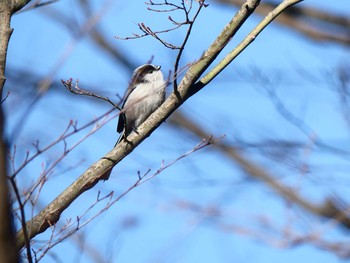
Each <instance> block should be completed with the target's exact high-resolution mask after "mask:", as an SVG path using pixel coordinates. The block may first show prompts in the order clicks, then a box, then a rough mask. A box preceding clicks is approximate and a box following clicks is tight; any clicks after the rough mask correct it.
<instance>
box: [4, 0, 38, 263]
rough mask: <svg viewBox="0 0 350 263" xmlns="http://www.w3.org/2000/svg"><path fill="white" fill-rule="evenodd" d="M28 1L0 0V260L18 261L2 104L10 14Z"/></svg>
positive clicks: (10, 31) (29, 258) (29, 257)
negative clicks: (10, 198)
mask: <svg viewBox="0 0 350 263" xmlns="http://www.w3.org/2000/svg"><path fill="white" fill-rule="evenodd" d="M28 1H29V0H28ZM28 1H21V2H23V3H19V2H20V1H4V0H1V1H0V220H1V224H0V262H18V254H17V251H16V249H15V247H16V246H15V244H16V240H15V232H14V226H13V219H12V211H11V210H12V209H11V205H10V200H9V189H8V182H7V143H6V140H5V138H4V130H5V116H4V113H3V107H2V106H3V105H2V104H3V90H4V85H5V81H6V78H5V67H6V57H7V49H8V44H9V41H10V37H11V33H12V29H11V27H10V22H11V15H12V14H13V13H14V12H15V11H17V10H19V9H20V8H22V7H23V6H24V5H25V4H26V3H27V2H28ZM27 251H29V253H30V250H29V246H27ZM28 260H29V262H31V256H30V254H29V255H28Z"/></svg>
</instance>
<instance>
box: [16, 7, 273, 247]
mask: <svg viewBox="0 0 350 263" xmlns="http://www.w3.org/2000/svg"><path fill="white" fill-rule="evenodd" d="M259 2H260V1H259V0H247V2H245V3H244V4H243V5H242V7H241V9H240V10H239V12H238V13H237V14H236V15H235V16H234V18H233V19H232V20H231V21H230V22H229V24H228V25H227V26H226V27H225V28H224V30H223V32H222V33H221V34H220V35H219V36H218V38H217V39H216V40H215V41H214V43H213V44H212V45H211V46H210V47H209V48H208V50H207V51H206V52H205V53H204V54H203V56H202V57H201V58H200V59H199V60H198V61H197V62H196V63H194V64H193V65H192V66H191V67H190V68H189V70H188V72H187V73H186V75H185V76H184V78H183V80H182V81H181V83H180V84H179V87H178V95H176V94H174V93H172V94H171V95H170V96H169V97H168V98H167V100H166V101H165V102H164V103H163V105H162V106H161V107H160V108H159V109H158V110H157V111H155V112H154V113H153V114H152V115H151V116H150V117H149V118H148V119H147V120H146V121H145V122H144V123H143V124H142V125H140V126H139V127H138V134H136V133H134V132H133V133H131V134H130V135H129V136H128V138H127V140H124V141H122V142H120V143H119V144H118V145H117V146H116V147H115V148H114V149H112V150H111V151H110V152H109V153H107V154H106V155H105V156H104V157H102V158H101V159H100V160H99V161H97V162H96V163H94V164H93V165H91V166H90V167H89V168H88V169H87V170H86V171H85V172H84V173H83V174H82V175H81V176H80V177H79V178H78V179H77V180H76V181H75V182H73V183H72V184H71V185H70V186H69V187H68V188H67V189H66V190H65V191H64V192H62V193H61V194H60V195H59V196H58V197H57V198H56V199H54V200H53V201H52V202H51V203H50V204H49V205H48V206H47V207H45V208H44V209H43V210H42V211H41V212H40V213H39V214H38V215H36V216H35V217H34V218H33V219H32V220H31V221H28V222H27V228H28V229H29V231H28V232H29V237H30V238H33V237H34V236H36V235H37V234H39V233H42V232H44V231H45V230H46V229H47V228H48V227H49V226H50V225H53V224H55V223H56V222H57V221H58V220H59V217H60V215H61V213H62V212H63V211H64V210H65V209H66V208H67V207H68V206H69V205H70V204H71V203H72V202H73V201H74V200H75V199H77V198H78V197H79V196H80V195H81V194H82V193H83V192H85V191H87V190H89V189H91V188H92V187H93V186H94V185H96V184H97V183H98V181H100V180H104V179H105V175H106V173H110V171H111V170H112V168H113V167H114V166H115V165H116V164H118V163H119V162H120V161H121V160H122V159H123V158H124V157H125V156H126V155H128V154H129V153H131V152H132V151H133V150H134V149H135V148H136V147H137V146H138V145H139V144H140V143H141V142H142V141H143V140H145V139H146V138H147V137H148V136H150V134H151V133H152V132H153V131H154V130H155V129H156V128H157V127H158V126H160V125H161V124H162V123H163V122H164V121H165V120H166V119H167V118H168V117H169V116H170V115H171V114H172V113H173V112H174V111H175V110H176V109H177V108H178V107H180V106H181V105H182V103H184V102H185V101H186V100H187V99H188V98H189V97H191V96H193V95H194V94H195V93H196V92H198V91H199V90H201V89H202V88H203V87H204V86H205V84H204V83H195V82H196V81H197V80H198V78H199V77H200V76H201V75H202V74H203V72H204V71H205V69H206V68H208V67H209V65H210V64H211V63H212V62H213V61H214V59H215V58H216V57H217V56H218V54H219V53H220V52H221V51H222V49H223V48H224V47H225V46H226V45H227V43H228V42H229V41H230V39H231V38H232V37H233V36H234V34H235V33H236V32H237V31H238V29H239V28H240V26H241V25H242V24H243V22H244V21H245V20H246V19H247V18H248V17H249V16H250V15H251V14H252V13H253V11H254V9H255V8H256V7H257V5H258V4H259ZM273 18H274V17H270V18H269V19H271V20H272V19H273ZM17 236H18V243H17V247H18V248H19V249H20V248H22V247H23V246H24V238H23V231H22V230H20V231H19V232H18V235H17Z"/></svg>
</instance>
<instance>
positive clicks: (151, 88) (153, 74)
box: [115, 64, 166, 146]
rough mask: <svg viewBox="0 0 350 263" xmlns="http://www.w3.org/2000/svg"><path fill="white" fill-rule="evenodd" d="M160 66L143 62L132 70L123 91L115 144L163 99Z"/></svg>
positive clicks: (163, 91)
mask: <svg viewBox="0 0 350 263" xmlns="http://www.w3.org/2000/svg"><path fill="white" fill-rule="evenodd" d="M160 68H161V67H160V66H155V65H153V64H145V65H142V66H140V67H138V68H136V69H135V70H134V73H133V75H132V79H131V83H130V85H129V87H128V89H127V91H126V93H125V96H124V102H123V105H122V113H121V114H120V115H119V120H118V126H117V132H118V133H121V135H120V137H119V139H118V141H117V143H116V144H115V146H116V145H117V144H118V143H119V142H120V141H121V140H122V139H124V138H126V137H127V136H128V135H129V134H130V133H131V132H132V131H135V132H137V127H139V126H140V125H141V124H142V123H143V122H144V121H145V120H146V119H147V118H148V117H149V116H150V115H151V114H152V113H153V112H154V111H155V110H156V109H157V108H158V107H159V106H160V105H161V104H162V103H163V102H164V100H165V88H166V82H165V81H164V77H163V73H162V71H161V70H160Z"/></svg>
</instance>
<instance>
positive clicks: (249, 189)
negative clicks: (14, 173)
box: [5, 0, 350, 263]
mask: <svg viewBox="0 0 350 263" xmlns="http://www.w3.org/2000/svg"><path fill="white" fill-rule="evenodd" d="M346 2H347V1H345V0H341V1H340V2H339V3H337V4H334V3H333V2H329V1H320V0H318V1H316V0H314V1H311V0H309V1H305V2H303V3H302V5H309V6H314V7H315V6H317V7H318V8H320V9H324V10H327V11H331V12H334V13H335V14H343V15H347V14H348V12H349V9H346V8H344V6H346ZM91 3H92V6H93V12H94V13H95V12H96V13H99V12H102V14H103V16H102V19H101V20H100V22H99V23H98V27H99V28H101V30H102V31H103V32H104V34H105V36H106V38H107V39H108V40H109V41H110V42H111V43H113V45H116V46H117V47H118V48H119V49H120V50H122V51H123V52H124V53H125V54H127V57H128V58H129V59H130V61H131V62H132V63H133V64H134V65H135V66H138V65H141V64H144V63H146V62H147V61H148V60H150V58H151V57H154V60H153V63H154V64H157V65H162V70H163V72H164V73H167V72H169V70H171V69H172V67H173V63H174V60H175V57H176V55H177V53H176V51H173V50H169V49H166V48H165V47H164V46H163V45H161V44H160V43H159V42H157V41H156V40H154V39H152V38H149V37H148V38H142V39H137V40H129V41H122V40H117V39H115V36H120V37H124V36H130V35H132V33H139V31H138V27H137V23H138V22H144V23H145V24H146V25H149V26H150V27H151V28H154V29H163V28H167V27H168V26H170V24H169V22H168V20H167V16H168V14H162V13H153V12H150V11H147V6H146V5H145V4H144V2H143V1H102V0H96V1H91ZM194 6H196V3H194ZM54 10H59V11H60V12H62V14H65V15H66V17H68V18H70V20H67V19H64V18H62V19H64V21H65V22H66V23H69V24H70V25H71V26H72V27H76V26H77V25H82V24H83V23H84V21H85V18H84V15H83V14H82V13H81V10H80V7H79V5H78V3H77V1H73V0H71V1H69V0H66V1H58V2H57V3H54V4H52V5H48V6H46V7H42V8H38V9H34V10H29V11H27V12H23V13H20V14H17V15H15V16H14V17H13V19H12V27H13V28H14V33H13V35H12V37H11V42H10V46H9V51H8V60H7V70H8V72H12V71H14V70H15V69H17V70H18V69H20V70H24V71H28V72H31V73H33V74H35V75H36V76H37V77H38V79H45V78H48V76H51V78H52V80H53V85H52V86H51V88H50V90H49V92H47V93H46V94H45V96H44V97H43V98H41V99H40V100H39V101H38V102H37V103H36V104H35V106H34V107H30V108H28V107H29V105H30V103H31V102H32V100H33V97H34V96H33V94H35V93H34V92H33V90H32V89H33V86H31V85H26V81H27V78H28V76H26V75H24V74H23V78H22V80H23V82H22V84H21V85H19V84H18V83H17V82H14V81H13V80H11V78H9V80H8V82H7V83H6V88H7V89H8V90H10V91H11V93H10V95H9V97H8V100H7V103H6V105H5V107H6V108H5V110H6V113H7V116H8V117H7V134H8V137H9V138H12V136H14V134H16V137H15V138H14V139H13V140H12V145H16V146H17V148H18V149H19V150H18V151H17V153H16V158H15V161H14V163H15V165H16V166H19V165H20V164H21V163H22V162H23V160H24V158H25V154H26V151H27V150H28V151H30V153H33V152H35V149H34V147H33V146H32V144H33V143H35V142H36V141H37V140H39V142H40V145H46V144H49V143H50V142H52V141H53V140H54V139H55V138H57V137H58V136H60V134H62V132H63V131H64V130H65V128H66V127H67V125H68V123H69V121H70V120H73V121H77V122H78V125H83V124H85V123H87V122H89V121H91V120H93V119H94V118H97V117H99V116H101V115H103V114H104V113H105V112H107V111H108V110H109V109H110V105H108V104H107V103H101V102H96V101H94V100H93V99H90V98H82V97H79V96H76V95H73V94H71V93H69V92H68V91H65V90H64V87H63V86H62V85H60V83H59V80H60V79H65V80H66V79H69V78H73V79H74V80H76V79H79V81H80V82H79V84H80V85H81V87H87V88H88V89H91V90H93V91H95V92H96V93H98V94H101V95H104V96H109V97H110V98H111V99H112V100H113V101H118V97H117V96H116V94H119V95H123V93H124V91H125V89H126V87H127V85H128V82H129V80H130V76H131V72H130V69H126V68H125V67H123V66H122V65H119V64H117V63H115V60H114V59H112V58H111V57H110V56H109V55H106V53H103V52H101V51H100V50H99V49H97V48H96V46H95V45H94V44H92V42H91V41H90V39H89V38H88V37H78V38H75V37H74V36H72V34H70V33H68V32H67V29H66V28H65V27H64V26H62V24H60V23H58V22H57V21H54V20H53V19H51V16H52V14H53V12H54ZM235 12H236V9H235V8H233V7H229V6H227V5H222V4H219V3H216V2H215V1H210V2H209V6H208V7H207V8H205V9H203V11H202V12H201V14H200V15H199V17H198V20H197V21H196V24H195V26H194V30H193V32H192V35H191V38H190V40H189V43H188V45H187V47H186V49H185V52H184V55H183V57H182V61H181V65H182V66H184V65H186V64H187V63H190V62H193V61H194V60H196V59H198V58H199V57H200V56H201V54H202V53H203V52H204V50H205V49H206V48H207V47H208V46H209V45H210V44H211V43H212V41H213V40H214V39H215V38H216V36H217V35H218V34H219V33H220V32H221V30H222V28H223V27H224V26H225V25H226V23H227V22H228V21H230V19H231V18H232V16H233V15H234V13H235ZM174 17H176V16H174ZM260 19H261V17H260V16H254V15H253V16H252V17H251V18H250V19H249V20H248V21H247V23H245V24H244V26H243V27H242V29H241V30H240V31H239V32H238V34H237V35H236V36H235V37H234V39H233V40H232V41H231V42H230V43H229V45H228V46H227V48H226V49H225V50H224V52H223V55H224V54H226V53H227V52H228V51H229V50H231V49H232V48H234V47H235V46H236V45H237V44H238V43H239V42H240V41H241V40H242V39H243V37H244V36H245V35H246V34H247V33H248V32H249V31H250V30H251V29H253V28H254V26H255V25H256V24H257V23H258V22H259V21H260ZM183 36H184V30H177V31H173V32H171V33H169V34H166V35H164V38H165V39H167V40H168V41H169V42H171V43H174V44H179V43H181V40H182V38H183ZM223 55H220V56H219V57H218V59H220V58H222V57H223ZM348 58H349V49H348V48H346V47H343V46H340V45H334V44H332V43H320V42H315V41H312V40H309V39H306V38H304V37H303V36H302V35H300V34H299V33H296V32H293V31H291V30H290V29H288V28H286V27H283V26H280V25H277V24H272V25H270V26H269V27H268V28H266V29H265V30H264V31H263V33H262V34H261V35H260V36H259V37H258V38H257V39H256V40H255V41H254V42H253V43H252V45H250V46H249V47H248V48H247V49H246V50H245V51H244V52H243V53H242V54H241V55H240V56H239V57H238V58H237V59H236V60H235V61H234V62H233V63H232V64H231V65H230V66H229V67H227V68H226V69H225V70H224V71H223V72H222V74H220V75H219V76H218V77H217V79H215V80H214V81H213V82H212V83H210V85H208V86H207V87H205V88H204V90H202V91H200V92H199V93H198V94H196V95H195V96H193V97H192V98H190V99H189V100H188V101H187V102H186V103H185V104H184V105H182V106H181V109H180V110H181V111H182V112H183V113H185V114H186V115H187V116H188V117H189V118H190V119H191V120H193V122H195V123H197V124H199V125H201V126H202V127H205V129H206V130H207V131H209V132H210V133H211V134H212V135H213V136H214V137H221V136H225V137H224V138H223V139H222V140H224V142H225V143H228V144H234V143H237V142H239V141H245V142H257V141H259V140H263V139H264V140H269V139H271V140H272V139H274V140H277V139H284V140H292V141H298V142H301V143H302V144H303V145H304V146H303V147H302V150H301V151H297V152H296V153H294V154H295V155H296V156H295V158H290V159H288V162H287V163H283V164H281V162H276V161H275V162H274V161H272V160H270V159H268V158H266V156H264V155H262V154H261V153H259V152H258V151H254V150H251V151H249V150H248V151H247V152H246V154H247V156H249V158H250V159H252V160H254V161H255V162H257V163H259V164H260V165H261V166H262V167H265V168H266V169H268V170H269V171H271V172H273V173H274V174H276V175H277V177H278V178H277V179H278V180H280V181H281V182H283V183H285V184H288V185H290V186H293V187H295V189H296V190H297V191H299V193H301V194H302V195H303V196H304V197H306V198H307V199H308V200H310V201H314V202H318V201H320V202H321V201H323V200H324V197H325V196H330V195H336V196H338V197H340V198H342V199H343V200H345V201H347V202H349V201H350V195H349V193H350V192H349V189H348V187H347V185H348V171H349V163H348V157H349V156H339V155H332V154H329V153H327V152H326V153H325V152H324V151H322V149H320V148H318V147H316V146H314V145H313V142H312V141H310V136H314V135H315V136H317V137H316V138H317V139H318V140H320V141H321V142H324V143H326V144H329V145H332V146H334V147H337V148H338V149H343V150H347V149H349V146H350V144H349V142H350V140H349V139H350V138H349V134H350V133H349V127H348V126H347V124H346V122H345V121H344V119H343V117H342V115H341V107H340V106H339V97H338V94H337V92H335V88H336V85H335V84H336V83H337V78H336V76H335V72H336V71H337V70H338V69H339V68H340V67H344V68H348V66H349V64H348ZM214 65H215V63H214ZM259 76H260V77H259ZM269 88H270V89H273V90H275V91H276V93H277V94H278V96H279V98H280V99H281V100H282V101H283V103H284V105H285V106H286V107H287V108H288V109H289V110H290V111H291V112H293V114H295V115H296V116H298V117H299V118H301V119H302V120H303V122H304V123H306V124H307V126H308V127H307V128H305V129H304V130H302V129H300V128H299V127H295V125H293V124H291V123H290V122H288V121H287V120H286V119H285V118H284V117H283V116H281V114H280V113H279V112H278V111H277V110H276V107H275V104H274V103H273V101H272V100H271V99H270V98H269V96H268V92H267V90H268V89H269ZM170 89H171V88H169V91H168V92H170V91H171V90H170ZM28 109H30V110H28ZM28 112H29V114H28V115H25V121H23V116H24V114H26V113H28ZM114 115H116V113H113V114H112V115H110V116H114ZM9 116H10V117H9ZM116 123H117V118H112V120H111V121H110V122H108V123H107V124H106V125H104V126H103V127H102V128H101V129H100V130H98V131H97V132H96V133H94V134H93V135H92V136H90V137H88V138H87V139H86V140H85V141H84V142H83V143H81V144H80V145H79V146H78V147H77V148H75V149H74V151H72V152H71V153H70V154H69V155H68V156H67V157H65V158H64V159H63V161H62V162H61V163H60V164H59V165H57V166H56V167H55V169H54V170H53V172H52V174H51V175H50V180H49V181H48V182H47V183H46V185H45V187H44V188H43V189H42V190H41V193H40V199H39V202H38V204H37V205H36V207H35V209H34V210H33V211H32V210H31V209H28V211H27V213H28V215H27V217H30V216H31V213H34V214H36V213H37V212H38V211H40V209H42V208H43V207H44V206H45V205H46V204H48V203H49V202H50V201H51V200H53V198H55V197H56V196H57V195H58V194H59V193H61V192H62V191H63V190H64V189H65V188H66V187H67V186H68V185H69V184H70V183H72V182H73V181H74V180H75V179H76V178H77V177H78V176H79V175H80V174H81V173H83V172H84V171H85V170H86V169H87V168H88V167H89V166H90V165H91V164H92V163H93V162H94V161H96V160H98V159H99V158H101V157H102V156H103V155H104V154H106V153H107V152H108V151H110V150H111V148H112V147H113V145H114V143H115V141H116V140H117V138H118V134H117V133H116ZM88 131H89V130H84V131H82V132H80V133H78V134H77V135H75V136H72V137H70V138H69V139H68V140H67V143H68V145H72V144H74V143H76V142H77V141H79V140H80V139H81V138H83V137H84V136H85V135H86V133H87V132H88ZM199 142H200V139H199V138H197V137H195V136H193V135H190V134H189V133H187V132H186V131H185V130H182V129H178V128H174V127H173V126H172V125H171V124H170V123H169V122H165V123H164V124H162V125H161V126H160V127H159V128H158V129H157V130H156V131H155V132H154V133H153V134H152V135H151V136H150V137H149V138H148V139H146V140H145V141H144V142H143V143H142V144H141V145H140V146H139V147H137V148H136V149H135V150H134V151H133V152H132V153H131V154H130V155H129V156H127V157H126V158H125V159H124V160H123V161H122V162H121V163H120V164H118V166H117V167H115V169H114V170H113V173H112V176H111V178H110V179H109V180H108V181H107V182H105V183H98V184H97V185H96V186H95V187H94V189H92V190H91V191H88V192H87V193H84V194H83V195H82V196H81V197H79V198H78V199H77V200H76V201H75V202H74V203H73V204H72V205H71V206H70V207H69V208H68V209H67V210H66V211H65V212H64V213H63V214H62V216H61V220H60V222H59V224H58V226H57V228H60V227H62V226H63V225H64V224H65V222H66V221H67V220H69V219H70V218H71V219H72V220H75V218H76V216H78V215H82V214H83V213H84V212H85V211H86V210H87V209H88V208H89V207H90V206H91V205H92V204H93V203H94V202H95V200H96V197H97V195H98V193H100V195H101V196H104V195H107V194H108V193H110V192H111V191H113V192H114V197H117V196H118V195H120V194H122V193H123V192H124V191H126V190H127V189H128V188H129V187H130V186H131V185H132V184H133V183H134V182H135V181H136V180H137V173H138V171H139V172H140V173H141V174H144V173H146V172H147V171H148V170H149V169H151V173H154V172H155V171H157V169H159V167H161V165H162V162H164V163H165V164H167V163H170V162H172V161H174V160H175V159H177V158H178V157H179V156H181V155H183V154H185V153H187V152H188V151H190V150H191V149H192V148H193V147H194V146H195V145H196V144H198V143H199ZM62 149H63V144H62V143H60V144H58V145H57V146H55V147H53V149H51V150H50V151H47V152H45V153H44V154H42V155H41V156H39V157H38V158H36V159H35V160H34V161H33V162H31V163H30V164H29V165H28V166H27V167H26V169H24V170H23V171H22V172H21V174H20V179H19V181H20V186H21V188H22V189H26V187H28V186H29V185H30V184H31V183H33V181H34V178H37V177H38V176H39V175H40V173H41V172H42V169H43V168H44V167H49V166H50V165H52V163H53V162H54V161H55V160H56V159H57V158H59V157H60V156H61V154H62ZM300 160H302V161H303V162H305V163H307V164H308V165H309V168H310V171H309V172H308V173H305V174H303V173H301V172H300V171H299V166H298V165H299V161H300ZM293 161H295V163H294V162H293ZM105 205H106V202H100V203H98V204H97V205H96V206H95V207H94V208H93V209H92V210H91V211H89V212H88V213H87V214H86V215H85V216H84V217H83V218H82V220H83V221H85V220H88V219H89V218H91V217H92V216H93V215H95V214H96V213H98V212H99V211H100V210H101V209H102V208H103V207H104V206H105ZM211 209H212V210H211ZM208 211H209V212H208ZM210 211H213V212H212V213H213V214H211V213H210ZM283 230H291V231H292V232H293V234H295V235H300V236H303V235H306V234H308V233H313V234H315V233H317V234H320V235H321V236H322V237H324V238H325V239H327V240H340V241H344V242H348V243H349V237H348V234H349V232H348V231H346V230H344V229H342V228H340V227H337V226H334V225H333V224H332V222H330V221H327V220H321V219H320V218H316V217H314V216H312V215H310V214H308V213H305V212H304V211H302V210H301V209H300V208H298V207H296V206H293V205H290V204H289V203H288V202H287V201H284V200H281V199H280V198H277V196H276V194H275V193H274V192H273V191H272V190H271V189H269V188H268V187H267V186H265V185H264V184H263V183H261V182H258V181H254V180H252V179H251V178H249V177H247V176H246V175H245V174H244V173H243V172H242V171H241V170H240V169H239V168H238V167H237V166H236V165H234V164H233V163H232V162H231V161H229V160H228V159H226V157H225V156H224V155H222V154H221V153H220V152H218V151H216V150H215V149H214V148H212V147H207V148H205V149H203V150H200V151H198V152H196V153H194V154H192V155H190V156H188V157H186V158H184V159H182V160H180V161H178V162H176V163H175V164H174V165H172V166H170V167H169V168H168V169H166V170H165V171H163V172H162V173H161V174H160V175H158V176H157V177H155V178H153V179H152V180H150V181H148V182H147V183H145V184H143V185H141V186H139V187H137V188H135V189H134V190H132V191H131V192H130V193H128V194H127V195H126V196H125V197H124V198H122V199H121V200H120V201H119V202H117V203H116V204H114V205H113V206H111V207H110V208H109V209H108V211H107V212H104V213H102V214H101V215H99V216H98V217H97V218H96V219H94V220H93V221H92V222H90V223H89V224H88V225H87V226H86V227H84V228H83V229H82V230H80V231H79V232H78V233H77V234H76V235H74V236H72V237H71V238H70V239H67V240H66V241H64V242H62V243H60V244H58V245H57V246H55V247H54V248H53V249H52V250H51V251H50V252H49V254H48V255H46V257H45V258H44V259H43V260H42V262H133V263H134V262H169V263H170V262H174V263H175V262H256V263H260V262H262V263H264V262H269V263H271V262H272V263H273V262H287V263H288V262H308V261H310V260H313V261H314V262H327V263H328V262H329V263H333V262H346V261H344V260H342V259H341V258H339V257H337V256H336V255H335V254H334V253H331V252H329V251H326V250H322V249H319V248H317V247H316V246H314V245H310V244H305V245H299V246H295V247H293V248H290V247H286V248H283V245H284V244H283V243H282V242H281V240H283V237H282V236H281V233H283ZM50 233H51V231H50V230H47V231H46V232H45V233H44V234H41V235H39V236H37V237H36V238H35V240H36V245H38V246H40V242H43V241H44V240H45V239H48V238H49V237H50ZM82 240H85V242H82ZM79 244H80V245H81V244H83V245H84V248H83V249H81V247H79ZM81 251H83V253H82V252H81ZM91 254H93V255H94V256H91ZM101 256H103V258H104V260H107V261H103V260H101V261H98V260H97V259H96V258H99V257H101ZM94 259H95V260H94Z"/></svg>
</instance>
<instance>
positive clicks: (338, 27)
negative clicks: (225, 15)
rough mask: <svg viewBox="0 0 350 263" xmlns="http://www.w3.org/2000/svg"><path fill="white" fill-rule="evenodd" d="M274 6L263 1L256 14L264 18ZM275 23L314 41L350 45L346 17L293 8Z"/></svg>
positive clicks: (349, 23) (228, 1)
mask: <svg viewBox="0 0 350 263" xmlns="http://www.w3.org/2000/svg"><path fill="white" fill-rule="evenodd" d="M218 2H221V3H225V4H229V5H234V6H240V4H241V1H240V0H218ZM276 5H277V4H276V3H274V2H269V1H264V2H263V3H262V4H261V5H260V6H259V8H257V10H256V13H257V14H260V15H261V16H266V15H267V14H268V12H269V11H270V10H271V9H272V8H275V7H276ZM276 21H277V22H278V23H280V24H282V25H285V26H287V27H289V28H290V29H291V30H295V31H298V32H300V33H302V34H304V35H305V36H306V37H309V38H311V39H314V40H316V41H330V42H334V43H339V44H342V45H347V46H349V45H350V19H349V17H348V16H342V15H335V14H332V13H330V12H327V11H322V10H319V9H316V8H312V7H307V6H294V7H291V8H289V9H288V10H287V11H286V12H283V14H281V15H280V16H279V17H278V18H277V19H276Z"/></svg>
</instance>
